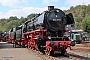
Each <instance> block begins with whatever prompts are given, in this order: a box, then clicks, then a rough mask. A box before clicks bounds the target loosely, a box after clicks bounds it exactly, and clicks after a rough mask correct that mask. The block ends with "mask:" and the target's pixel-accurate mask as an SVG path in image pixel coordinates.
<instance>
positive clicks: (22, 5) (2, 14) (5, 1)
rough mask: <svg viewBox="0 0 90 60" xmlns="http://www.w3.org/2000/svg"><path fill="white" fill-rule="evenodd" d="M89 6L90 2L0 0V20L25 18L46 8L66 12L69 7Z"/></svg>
mask: <svg viewBox="0 0 90 60" xmlns="http://www.w3.org/2000/svg"><path fill="white" fill-rule="evenodd" d="M83 3H84V4H85V5H88V4H90V0H0V19H2V18H9V17H10V16H17V17H18V18H20V17H22V16H23V17H27V16H28V15H29V14H31V13H41V12H43V11H45V10H47V6H55V8H60V9H61V10H67V9H69V8H70V6H76V5H82V4H83Z"/></svg>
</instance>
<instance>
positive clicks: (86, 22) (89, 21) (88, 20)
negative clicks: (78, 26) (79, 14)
mask: <svg viewBox="0 0 90 60" xmlns="http://www.w3.org/2000/svg"><path fill="white" fill-rule="evenodd" d="M87 26H88V27H87ZM86 27H87V28H86ZM82 29H83V30H84V31H86V32H87V31H88V35H90V16H87V17H85V18H84V19H83V21H82Z"/></svg>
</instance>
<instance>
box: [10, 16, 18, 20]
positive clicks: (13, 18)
mask: <svg viewBox="0 0 90 60" xmlns="http://www.w3.org/2000/svg"><path fill="white" fill-rule="evenodd" d="M9 20H18V18H17V17H16V16H11V17H9Z"/></svg>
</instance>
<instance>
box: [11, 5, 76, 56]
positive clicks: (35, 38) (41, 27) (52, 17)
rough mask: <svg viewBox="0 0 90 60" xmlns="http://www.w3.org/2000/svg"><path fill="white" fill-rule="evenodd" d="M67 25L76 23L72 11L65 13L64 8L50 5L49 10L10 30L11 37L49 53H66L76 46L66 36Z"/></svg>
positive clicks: (20, 43)
mask: <svg viewBox="0 0 90 60" xmlns="http://www.w3.org/2000/svg"><path fill="white" fill-rule="evenodd" d="M67 25H74V19H73V16H72V14H71V13H69V14H65V13H64V12H63V11H62V10H60V9H58V8H54V6H48V10H47V11H44V12H43V13H41V14H37V15H36V16H35V17H34V18H32V19H31V20H30V21H27V22H25V24H23V25H21V26H18V27H15V28H13V31H10V39H11V40H12V41H13V43H14V47H16V44H18V45H21V46H27V47H28V48H31V49H36V50H39V51H41V52H43V53H45V54H47V55H51V54H54V52H55V51H59V52H61V54H65V52H66V49H67V48H68V47H70V49H71V46H75V43H74V42H73V41H71V40H70V39H69V38H68V37H67V36H65V35H64V34H65V32H68V31H69V30H66V29H65V27H66V26H67Z"/></svg>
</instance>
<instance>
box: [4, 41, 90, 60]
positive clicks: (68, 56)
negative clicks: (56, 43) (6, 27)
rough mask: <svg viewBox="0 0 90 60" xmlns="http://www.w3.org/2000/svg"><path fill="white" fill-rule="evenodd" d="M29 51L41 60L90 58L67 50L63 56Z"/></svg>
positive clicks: (89, 59)
mask: <svg viewBox="0 0 90 60" xmlns="http://www.w3.org/2000/svg"><path fill="white" fill-rule="evenodd" d="M3 44H5V43H3ZM6 45H8V48H10V47H9V46H11V45H10V44H6ZM3 47H5V48H7V47H6V46H5V45H3ZM76 47H77V46H76ZM11 48H13V46H11ZM78 48H79V47H78ZM29 51H30V52H32V53H33V54H34V55H35V56H36V57H39V58H40V59H41V60H90V58H88V57H85V56H81V55H79V54H77V53H76V52H73V51H69V50H68V52H67V53H66V54H65V55H63V56H62V55H61V54H60V53H59V52H55V54H54V55H53V56H48V55H45V54H43V53H41V52H40V51H36V50H32V49H29Z"/></svg>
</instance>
